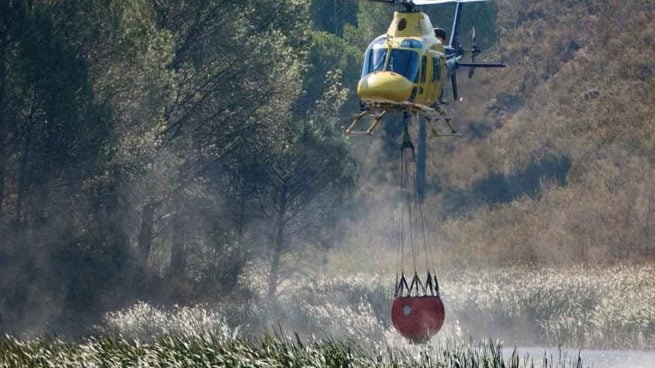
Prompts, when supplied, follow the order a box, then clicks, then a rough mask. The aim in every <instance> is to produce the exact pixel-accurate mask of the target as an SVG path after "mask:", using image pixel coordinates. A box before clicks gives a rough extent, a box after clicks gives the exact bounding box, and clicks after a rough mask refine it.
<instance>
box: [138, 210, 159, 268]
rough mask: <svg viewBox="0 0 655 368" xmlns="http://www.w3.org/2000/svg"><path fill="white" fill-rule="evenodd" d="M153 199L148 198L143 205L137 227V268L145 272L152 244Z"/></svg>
mask: <svg viewBox="0 0 655 368" xmlns="http://www.w3.org/2000/svg"><path fill="white" fill-rule="evenodd" d="M155 206H156V205H155V201H154V200H152V199H148V200H147V202H146V204H145V205H144V206H143V212H142V213H141V228H140V229H139V237H138V243H137V249H138V253H139V259H138V260H137V262H139V268H140V271H141V272H143V273H144V274H145V271H146V270H147V269H148V257H149V256H150V247H151V245H152V233H153V231H152V230H153V226H154V217H155Z"/></svg>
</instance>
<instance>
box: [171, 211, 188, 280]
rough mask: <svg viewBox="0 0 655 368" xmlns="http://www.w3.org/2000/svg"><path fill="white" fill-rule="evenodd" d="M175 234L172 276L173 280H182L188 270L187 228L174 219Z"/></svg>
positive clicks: (172, 252)
mask: <svg viewBox="0 0 655 368" xmlns="http://www.w3.org/2000/svg"><path fill="white" fill-rule="evenodd" d="M173 221H175V222H174V224H173V234H172V238H173V239H172V247H171V268H170V275H171V277H172V278H181V277H183V276H184V271H185V269H186V247H185V240H186V239H185V230H186V229H185V228H184V223H183V222H182V221H181V220H180V219H179V218H176V219H173Z"/></svg>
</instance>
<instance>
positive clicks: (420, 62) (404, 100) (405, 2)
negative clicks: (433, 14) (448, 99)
mask: <svg viewBox="0 0 655 368" xmlns="http://www.w3.org/2000/svg"><path fill="white" fill-rule="evenodd" d="M370 1H375V2H383V3H388V4H391V5H398V6H401V7H402V10H401V11H396V12H395V13H394V16H393V20H392V21H391V25H389V29H388V30H387V33H386V34H383V35H381V36H379V37H377V38H375V40H373V42H371V44H370V45H369V46H368V48H367V49H366V52H365V54H364V64H363V67H362V76H361V79H360V81H359V84H358V86H357V94H358V95H359V97H360V98H361V105H362V112H361V113H359V114H358V115H357V116H355V118H354V120H353V121H352V123H351V124H350V126H349V127H348V128H347V129H346V133H349V134H372V132H373V130H374V129H375V128H376V127H377V126H378V124H379V123H380V121H381V120H382V118H383V117H384V116H385V115H386V114H387V113H389V112H391V111H402V112H403V113H404V116H405V118H407V117H408V116H413V117H414V118H415V119H416V120H418V118H419V116H422V117H424V118H425V120H426V121H427V122H428V124H429V125H430V127H431V130H432V132H433V134H434V135H437V136H445V135H459V134H458V133H457V131H456V130H455V128H454V126H453V125H452V122H451V119H450V117H449V116H448V114H447V113H446V112H445V111H444V110H443V109H441V105H443V104H445V102H444V101H443V97H444V87H445V83H446V81H447V80H448V79H450V81H451V83H452V94H453V99H454V100H455V101H461V99H460V97H459V93H458V90H457V69H458V68H460V67H468V68H470V69H469V73H468V75H469V78H470V77H472V76H473V73H474V70H475V68H502V67H505V64H502V63H476V62H475V57H476V56H477V55H478V54H479V53H480V52H481V51H482V50H480V48H478V47H477V45H476V44H475V28H473V32H472V45H471V48H470V49H464V48H463V47H462V46H461V45H460V44H458V37H457V36H458V25H459V22H460V19H461V10H462V5H463V3H467V2H478V1H488V0H370ZM445 3H456V8H455V15H454V20H453V25H452V31H451V34H450V38H449V39H448V38H447V36H446V32H445V31H444V30H443V29H441V28H433V27H432V23H431V22H430V18H429V17H428V16H427V15H426V14H424V13H422V12H420V11H418V10H417V9H416V6H417V5H435V4H445ZM466 53H469V54H470V55H471V62H469V63H465V62H462V61H461V59H462V57H463V56H464V55H465V54H466ZM366 117H372V118H373V121H372V122H371V123H370V124H368V126H367V128H366V129H364V130H356V126H357V125H358V123H359V122H360V121H361V120H362V119H364V118H366ZM439 121H444V122H445V123H446V124H447V126H448V128H450V132H449V133H442V132H439V130H438V129H437V128H436V124H437V123H438V122H439ZM405 125H406V126H407V123H406V122H405Z"/></svg>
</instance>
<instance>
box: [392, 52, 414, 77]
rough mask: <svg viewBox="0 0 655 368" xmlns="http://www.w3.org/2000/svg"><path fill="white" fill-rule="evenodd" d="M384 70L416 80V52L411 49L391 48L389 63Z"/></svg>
mask: <svg viewBox="0 0 655 368" xmlns="http://www.w3.org/2000/svg"><path fill="white" fill-rule="evenodd" d="M386 70H388V71H392V72H394V73H398V74H402V75H403V76H404V77H405V78H407V79H409V80H410V81H413V82H416V78H417V76H418V53H417V52H416V51H411V50H401V49H393V50H391V55H389V64H388V65H387V69H386Z"/></svg>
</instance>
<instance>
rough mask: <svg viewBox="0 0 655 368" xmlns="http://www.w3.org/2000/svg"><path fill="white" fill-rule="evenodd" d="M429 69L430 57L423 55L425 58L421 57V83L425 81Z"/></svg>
mask: <svg viewBox="0 0 655 368" xmlns="http://www.w3.org/2000/svg"><path fill="white" fill-rule="evenodd" d="M427 69H428V58H427V57H425V55H423V58H422V59H421V83H423V82H425V74H426V73H427Z"/></svg>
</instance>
